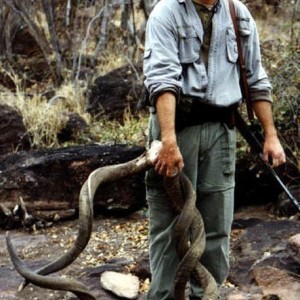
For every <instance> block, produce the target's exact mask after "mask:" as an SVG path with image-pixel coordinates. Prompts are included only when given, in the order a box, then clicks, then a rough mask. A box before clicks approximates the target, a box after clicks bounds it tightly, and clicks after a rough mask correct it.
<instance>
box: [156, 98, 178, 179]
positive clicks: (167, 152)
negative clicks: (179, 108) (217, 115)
mask: <svg viewBox="0 0 300 300" xmlns="http://www.w3.org/2000/svg"><path fill="white" fill-rule="evenodd" d="M175 109H176V99H175V96H174V95H173V94H172V93H170V92H165V93H162V94H161V95H160V96H159V97H158V99H157V102H156V111H157V116H158V121H159V125H160V132H161V142H162V148H161V150H160V151H159V153H158V158H157V160H156V161H155V163H154V168H155V170H156V171H157V172H158V173H159V174H160V175H163V176H168V177H172V176H174V175H176V174H177V173H179V172H181V171H182V168H183V159H182V155H181V153H180V150H179V148H178V146H177V140H176V133H175Z"/></svg>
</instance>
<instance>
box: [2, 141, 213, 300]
mask: <svg viewBox="0 0 300 300" xmlns="http://www.w3.org/2000/svg"><path fill="white" fill-rule="evenodd" d="M160 146H161V145H160V143H159V142H156V143H155V142H154V143H153V145H152V146H151V148H150V150H148V151H147V152H146V153H144V154H143V155H141V156H139V157H138V158H136V159H134V160H132V161H129V162H126V163H123V164H118V165H112V166H106V167H102V168H98V169H96V170H95V171H93V172H92V173H91V174H90V175H89V177H88V179H87V180H86V181H85V183H84V184H83V186H82V188H81V191H80V195H79V228H78V234H77V237H76V239H75V241H74V244H73V245H72V247H71V248H70V249H69V250H68V251H67V252H66V253H65V254H63V255H61V256H60V257H58V258H57V259H55V260H54V261H52V262H50V263H49V264H47V265H46V266H44V267H42V268H40V269H38V270H31V269H30V268H28V267H27V266H26V265H25V264H24V263H23V262H22V261H21V259H20V258H19V257H18V255H17V251H16V249H15V248H14V246H13V244H12V242H11V239H10V237H9V234H7V235H6V242H7V248H8V253H9V255H10V257H11V260H12V262H13V264H14V267H15V269H16V270H17V271H18V272H19V273H20V274H21V275H22V276H23V277H24V278H25V281H24V283H23V285H22V286H21V288H24V287H25V286H26V285H27V284H28V283H30V282H31V283H33V284H35V285H37V286H40V287H44V288H48V289H54V290H63V291H69V292H72V293H73V294H75V295H76V296H77V297H78V299H80V300H96V298H95V297H94V296H93V295H92V293H91V292H90V291H89V290H88V289H87V288H86V287H85V286H84V285H83V284H81V283H80V282H78V281H76V280H73V279H66V278H62V277H52V276H46V275H49V274H51V273H54V272H57V271H60V270H62V269H64V268H65V267H67V266H68V265H70V264H71V263H72V262H73V261H74V260H75V259H76V258H77V257H78V256H79V254H80V253H81V252H82V251H83V250H84V248H85V247H86V245H87V244H88V242H89V240H90V237H91V232H92V226H93V199H94V195H95V193H96V190H97V188H99V187H100V186H101V185H103V184H106V183H111V182H114V181H116V180H119V179H121V178H124V177H127V176H131V175H133V174H137V173H139V172H142V171H145V170H147V169H149V168H151V167H152V165H153V162H154V161H155V159H156V156H157V153H158V152H159V149H160ZM166 187H167V190H168V192H169V197H170V199H171V200H172V201H171V203H172V205H173V207H174V209H175V210H176V211H177V212H178V213H179V214H180V215H179V218H178V221H177V224H176V228H175V231H174V239H175V240H176V249H177V253H178V257H179V259H180V264H179V267H178V270H177V273H176V277H175V281H174V284H175V295H176V300H184V299H185V296H184V290H185V286H186V283H187V281H188V280H189V279H190V276H191V275H193V276H194V277H195V278H196V279H197V280H198V281H199V283H200V285H201V286H202V287H204V290H205V293H204V297H203V299H204V300H215V299H217V296H216V295H217V288H216V285H215V282H214V281H213V278H212V276H211V275H210V274H209V273H208V272H207V270H206V269H205V268H204V267H203V266H202V265H201V264H200V263H199V258H200V257H201V255H202V253H203V250H204V248H205V233H204V230H203V227H204V226H203V221H202V218H201V215H200V213H199V212H198V210H197V209H195V193H194V191H193V188H192V185H191V183H190V182H189V180H188V179H187V178H186V177H185V176H184V175H182V174H181V175H180V176H176V177H174V178H169V179H167V180H166Z"/></svg>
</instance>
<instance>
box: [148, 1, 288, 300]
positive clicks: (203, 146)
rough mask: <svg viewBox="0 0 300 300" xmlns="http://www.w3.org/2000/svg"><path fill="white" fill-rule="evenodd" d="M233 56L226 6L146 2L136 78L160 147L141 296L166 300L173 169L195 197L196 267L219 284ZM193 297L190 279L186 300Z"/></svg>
mask: <svg viewBox="0 0 300 300" xmlns="http://www.w3.org/2000/svg"><path fill="white" fill-rule="evenodd" d="M234 4H235V8H236V13H237V16H238V21H239V27H240V29H239V31H240V35H241V38H242V44H243V46H242V48H243V54H244V60H245V64H246V69H247V81H248V84H249V87H250V93H251V98H252V101H253V109H254V111H255V114H256V116H257V117H258V119H259V121H260V122H261V124H262V127H263V129H264V133H265V144H264V159H265V160H268V159H272V161H273V166H274V167H276V166H278V165H280V164H282V163H284V162H285V154H284V151H283V149H282V146H281V144H280V142H279V140H278V138H277V134H276V130H275V127H274V123H273V117H272V109H271V102H272V99H271V94H270V91H271V86H270V83H269V80H268V78H267V75H266V73H265V71H264V69H263V67H262V65H261V57H260V49H259V40H258V34H257V30H256V25H255V22H254V20H253V18H252V17H251V15H250V13H249V11H248V10H247V8H246V7H245V6H244V5H243V4H242V3H240V2H238V1H234ZM237 59H238V54H237V44H236V37H235V32H234V27H233V24H232V20H231V17H230V12H229V6H228V0H217V1H216V0H162V1H160V2H159V3H158V4H157V5H156V6H155V8H154V10H153V11H152V13H151V15H150V17H149V20H148V24H147V31H146V43H145V54H144V75H145V86H146V88H147V90H148V92H149V100H150V103H151V105H152V107H151V108H150V111H151V117H150V125H149V142H150V143H151V141H152V140H156V139H159V140H161V141H162V149H161V151H160V153H159V155H158V159H157V161H156V163H155V168H154V170H150V171H149V172H148V173H147V175H146V186H147V200H148V204H149V219H150V230H149V239H150V267H151V272H152V282H151V287H150V290H149V292H148V295H147V298H146V299H149V300H164V299H176V295H174V291H173V279H174V275H175V272H176V268H177V264H178V259H177V256H176V251H175V248H174V242H173V240H172V230H173V226H174V224H175V223H176V215H175V214H174V213H173V211H172V210H171V208H170V206H169V204H168V199H167V197H166V193H165V189H164V184H163V177H164V176H172V175H174V174H176V173H177V172H181V171H183V172H184V173H185V174H186V175H187V176H188V178H189V179H190V180H191V182H192V184H193V186H194V189H195V191H196V192H197V203H196V205H197V208H198V209H199V210H200V212H201V214H202V217H203V219H204V223H205V231H206V239H207V242H206V249H205V252H204V254H203V256H202V258H201V262H202V263H203V264H204V265H205V266H206V267H207V268H208V270H209V271H210V272H211V273H212V275H213V276H214V278H215V279H216V281H217V283H218V284H219V285H221V284H222V282H223V281H224V280H225V278H226V276H227V274H228V270H229V236H230V228H231V223H232V218H233V202H234V200H233V197H234V174H235V150H236V148H235V142H236V131H235V128H234V126H233V124H232V121H231V116H232V110H233V109H234V107H235V106H236V105H237V104H238V103H240V102H241V99H242V96H241V91H240V86H239V66H238V63H237ZM201 295H202V290H201V288H200V287H199V286H197V285H196V284H195V283H193V282H191V288H190V299H201Z"/></svg>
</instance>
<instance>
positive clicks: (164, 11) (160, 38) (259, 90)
mask: <svg viewBox="0 0 300 300" xmlns="http://www.w3.org/2000/svg"><path fill="white" fill-rule="evenodd" d="M234 4H235V7H236V13H237V17H238V22H239V31H240V35H241V39H242V48H243V55H244V61H245V64H246V69H247V80H248V84H249V87H250V93H251V95H252V96H253V97H252V98H253V100H257V99H255V95H256V94H259V99H260V100H268V101H270V90H271V85H270V82H269V80H268V77H267V74H266V72H265V70H264V68H263V67H262V64H261V56H260V47H259V38H258V33H257V28H256V25H255V22H254V20H253V18H252V16H251V15H250V13H249V11H248V9H247V8H246V6H245V5H243V4H242V3H241V2H239V1H234ZM212 24H213V29H212V33H211V44H210V50H209V55H208V68H207V69H206V67H205V63H204V61H203V59H202V57H201V51H200V49H201V44H202V41H203V27H202V23H201V20H200V18H199V16H198V14H197V11H196V9H195V7H194V5H193V3H192V0H163V1H160V2H159V3H158V4H157V5H156V6H155V8H154V10H153V11H152V13H151V15H150V17H149V20H148V24H147V31H146V43H145V53H144V75H145V86H146V88H147V89H148V91H149V92H150V95H151V96H155V95H158V94H160V92H162V91H165V90H170V91H173V92H174V93H177V94H178V95H179V93H181V94H183V95H186V96H191V97H197V98H199V99H201V101H203V102H206V103H208V104H212V105H217V106H229V105H231V104H234V103H237V102H240V101H241V99H242V95H241V91H240V86H239V78H240V75H239V66H238V63H237V59H238V52H237V43H236V36H235V32H234V27H233V24H232V20H231V16H230V11H229V7H228V1H227V0H220V4H219V6H218V10H217V12H216V13H215V15H214V17H213V20H212ZM151 98H152V100H153V101H155V97H151Z"/></svg>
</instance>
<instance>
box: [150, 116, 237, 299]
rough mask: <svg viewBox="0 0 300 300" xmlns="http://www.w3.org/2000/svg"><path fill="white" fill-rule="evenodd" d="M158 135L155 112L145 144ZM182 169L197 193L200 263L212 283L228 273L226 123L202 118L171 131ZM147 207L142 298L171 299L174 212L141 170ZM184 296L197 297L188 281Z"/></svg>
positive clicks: (231, 146) (230, 173) (230, 140)
mask: <svg viewBox="0 0 300 300" xmlns="http://www.w3.org/2000/svg"><path fill="white" fill-rule="evenodd" d="M157 139H158V140H159V139H160V129H159V125H158V121H157V116H156V114H152V115H151V118H150V125H149V143H151V142H152V141H153V140H157ZM177 142H178V146H179V148H180V151H181V153H182V155H183V159H184V164H185V166H184V170H183V171H184V173H185V174H186V175H187V176H188V177H189V179H190V180H191V182H192V184H193V186H194V189H195V190H196V192H197V202H196V206H197V208H198V209H199V211H200V212H201V215H202V218H203V220H204V225H205V232H206V249H205V251H204V253H203V256H202V257H201V263H202V264H203V265H204V266H205V267H206V268H207V269H208V270H209V271H210V272H211V273H212V275H213V276H214V278H215V279H216V281H217V283H218V284H222V282H223V281H224V280H225V278H226V277H227V274H228V271H229V237H230V229H231V223H232V219H233V206H234V176H235V151H236V131H235V129H230V128H228V126H227V125H226V124H222V123H218V122H214V123H213V122H211V123H210V122H207V123H204V124H201V125H197V126H191V127H186V128H184V129H183V130H181V131H180V132H178V133H177ZM146 187H147V201H148V208H149V211H148V213H149V222H150V229H149V244H150V248H149V253H150V268H151V273H152V281H151V286H150V290H149V292H148V294H147V296H146V299H148V300H165V299H176V295H174V289H173V280H174V276H175V272H176V269H177V265H178V259H177V255H176V251H175V244H174V241H173V239H172V232H173V227H174V224H175V223H176V219H177V216H176V214H174V212H173V211H172V210H171V208H170V206H169V202H168V199H167V197H166V193H165V190H164V185H163V178H162V177H161V176H160V175H159V174H157V173H156V172H155V171H154V170H153V169H151V170H150V171H148V172H147V174H146ZM190 286H191V289H190V296H193V297H196V298H199V299H201V294H202V290H201V288H200V287H199V286H197V285H196V284H194V283H193V282H191V284H190Z"/></svg>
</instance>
